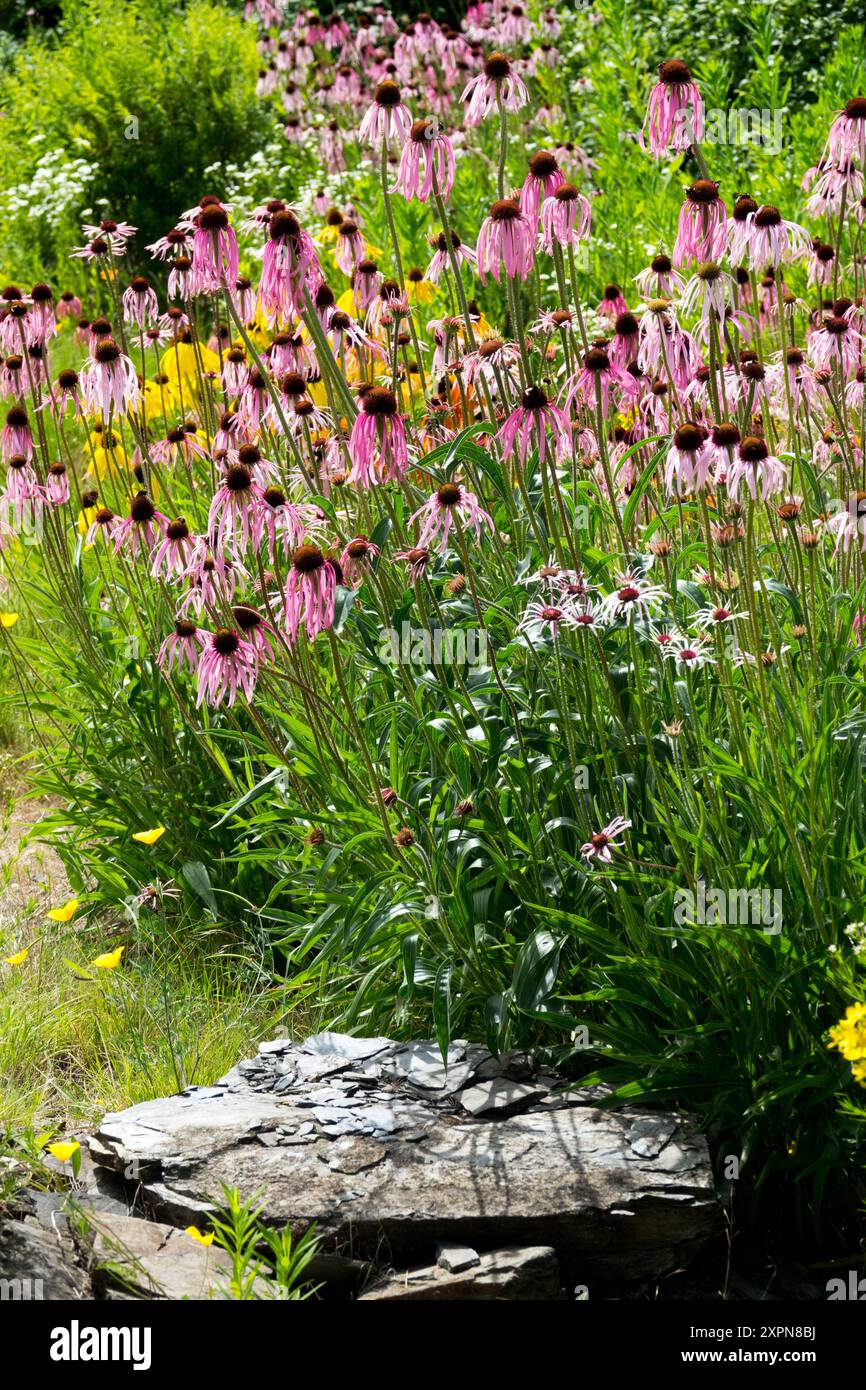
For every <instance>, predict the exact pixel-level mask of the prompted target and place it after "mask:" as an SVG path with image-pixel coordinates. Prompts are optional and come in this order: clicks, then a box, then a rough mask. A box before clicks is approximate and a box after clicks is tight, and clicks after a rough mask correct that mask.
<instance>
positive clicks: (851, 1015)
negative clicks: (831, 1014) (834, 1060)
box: [827, 1004, 866, 1062]
mask: <svg viewBox="0 0 866 1390" xmlns="http://www.w3.org/2000/svg"><path fill="white" fill-rule="evenodd" d="M827 1046H828V1047H835V1048H837V1049H838V1050H839V1052H841V1053H842V1056H843V1057H844V1058H845V1060H846V1062H860V1061H863V1060H866V1004H851V1005H849V1007H848V1008H847V1009H846V1010H845V1017H844V1018H843V1019H842V1020H841V1021H840V1022H839V1023H837V1024H836V1027H835V1028H831V1029H830V1042H829V1043H828V1044H827Z"/></svg>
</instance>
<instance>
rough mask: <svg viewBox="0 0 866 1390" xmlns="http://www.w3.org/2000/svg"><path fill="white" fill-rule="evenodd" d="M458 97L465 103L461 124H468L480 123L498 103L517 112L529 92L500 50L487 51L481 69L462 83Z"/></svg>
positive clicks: (507, 109) (504, 108)
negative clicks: (487, 56)
mask: <svg viewBox="0 0 866 1390" xmlns="http://www.w3.org/2000/svg"><path fill="white" fill-rule="evenodd" d="M460 100H461V101H463V102H465V103H467V105H466V112H465V114H464V117H463V124H464V125H465V126H467V127H468V126H476V125H480V124H481V122H482V121H483V120H484V118H485V116H489V115H490V113H491V111H496V110H497V109H498V108H499V106H500V105H501V106H502V108H503V110H505V111H512V112H513V111H519V110H520V109H521V108H522V107H524V106H525V105H526V103H527V102H528V101H529V93H528V91H527V90H526V86H525V84H524V83H523V82H522V81H521V79H520V78H519V77H518V76H517V74H516V72H515V71H514V68H513V67H512V65H511V61H510V59H509V58H506V56H505V54H504V53H491V54H490V57H489V58H488V59H487V61H486V62H485V64H484V71H483V72H480V73H479V74H478V76H477V77H473V78H472V80H471V82H468V83H467V84H466V86H465V88H464V89H463V94H462V96H461V98H460Z"/></svg>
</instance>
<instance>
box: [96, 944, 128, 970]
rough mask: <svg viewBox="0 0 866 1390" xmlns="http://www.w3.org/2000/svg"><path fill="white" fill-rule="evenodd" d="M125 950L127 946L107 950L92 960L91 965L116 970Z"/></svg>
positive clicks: (99, 968)
mask: <svg viewBox="0 0 866 1390" xmlns="http://www.w3.org/2000/svg"><path fill="white" fill-rule="evenodd" d="M125 950H126V947H125V946H118V948H117V950H116V951H106V952H105V954H104V955H102V956H97V957H96V960H92V961H91V962H90V964H91V967H93V966H95V967H96V968H97V969H98V970H116V969H117V967H118V966H119V965H120V957H121V956H122V955H123V953H124V951H125Z"/></svg>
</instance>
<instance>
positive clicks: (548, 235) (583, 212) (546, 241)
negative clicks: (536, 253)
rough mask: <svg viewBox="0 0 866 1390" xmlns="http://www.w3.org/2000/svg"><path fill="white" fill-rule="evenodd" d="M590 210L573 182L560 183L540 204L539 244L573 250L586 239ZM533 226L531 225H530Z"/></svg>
mask: <svg viewBox="0 0 866 1390" xmlns="http://www.w3.org/2000/svg"><path fill="white" fill-rule="evenodd" d="M591 220H592V209H591V207H590V205H589V201H588V199H586V198H584V196H583V194H582V193H578V191H577V189H576V188H575V186H574V184H573V183H560V185H559V187H558V188H556V189H555V191H554V192H553V193H552V194H551V195H550V197H549V198H545V200H544V202H543V203H542V205H541V244H542V246H543V247H544V249H545V251H552V250H553V247H554V245H557V246H572V247H576V246H577V245H578V244H579V243H580V242H581V241H585V240H586V238H587V237H588V236H589V228H590V222H591ZM534 225H535V223H533V226H534Z"/></svg>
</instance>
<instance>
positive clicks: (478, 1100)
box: [460, 1076, 547, 1115]
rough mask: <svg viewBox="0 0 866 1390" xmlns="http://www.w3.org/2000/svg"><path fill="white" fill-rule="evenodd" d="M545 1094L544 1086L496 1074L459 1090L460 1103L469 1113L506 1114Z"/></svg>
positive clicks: (539, 1098) (545, 1088)
mask: <svg viewBox="0 0 866 1390" xmlns="http://www.w3.org/2000/svg"><path fill="white" fill-rule="evenodd" d="M546 1095H547V1087H546V1086H532V1085H529V1084H527V1083H525V1082H523V1081H509V1080H508V1078H507V1077H504V1076H498V1077H494V1078H493V1080H492V1081H479V1082H478V1084H477V1085H476V1086H471V1087H470V1088H469V1090H467V1091H463V1092H461V1095H460V1104H461V1105H462V1106H463V1109H464V1110H468V1112H469V1114H470V1115H489V1114H491V1113H492V1114H506V1113H507V1112H509V1111H512V1110H515V1109H517V1108H518V1107H520V1106H526V1105H529V1104H530V1103H531V1102H532V1101H535V1100H541V1099H542V1098H543V1097H544V1096H546Z"/></svg>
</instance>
